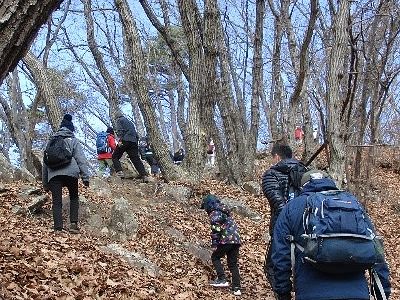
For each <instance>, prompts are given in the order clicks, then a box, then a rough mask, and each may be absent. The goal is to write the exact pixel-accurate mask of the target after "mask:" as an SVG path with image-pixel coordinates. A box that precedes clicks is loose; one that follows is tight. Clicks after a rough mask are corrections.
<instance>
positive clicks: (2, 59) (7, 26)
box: [0, 0, 62, 84]
mask: <svg viewBox="0 0 400 300" xmlns="http://www.w3.org/2000/svg"><path fill="white" fill-rule="evenodd" d="M61 2H62V0H3V1H1V5H0V84H1V83H2V82H3V79H4V78H5V76H6V75H7V73H8V72H9V71H11V70H13V69H14V68H15V66H16V65H17V63H18V61H19V60H20V59H21V57H22V56H24V55H25V53H26V51H27V50H28V49H29V46H30V44H31V42H32V41H33V39H34V38H35V37H36V34H37V32H38V31H39V29H40V27H41V26H42V25H43V24H44V23H45V22H46V21H47V19H48V17H49V16H50V14H51V13H52V12H53V11H54V10H55V9H56V8H58V7H59V5H60V3H61Z"/></svg>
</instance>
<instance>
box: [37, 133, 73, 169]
mask: <svg viewBox="0 0 400 300" xmlns="http://www.w3.org/2000/svg"><path fill="white" fill-rule="evenodd" d="M71 160H72V153H71V152H70V151H69V150H68V149H67V147H66V144H65V141H64V138H63V137H62V136H55V137H53V138H52V139H51V140H50V141H49V143H48V144H47V146H46V150H44V155H43V162H44V163H45V164H46V166H47V167H49V168H50V169H53V170H58V169H61V168H63V167H65V166H67V165H69V164H70V163H71Z"/></svg>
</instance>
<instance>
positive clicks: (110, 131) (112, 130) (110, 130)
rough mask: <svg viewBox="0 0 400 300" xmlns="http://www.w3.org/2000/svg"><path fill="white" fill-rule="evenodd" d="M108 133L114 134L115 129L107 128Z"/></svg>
mask: <svg viewBox="0 0 400 300" xmlns="http://www.w3.org/2000/svg"><path fill="white" fill-rule="evenodd" d="M106 132H107V133H111V134H114V129H113V128H112V127H111V126H109V127H107V130H106Z"/></svg>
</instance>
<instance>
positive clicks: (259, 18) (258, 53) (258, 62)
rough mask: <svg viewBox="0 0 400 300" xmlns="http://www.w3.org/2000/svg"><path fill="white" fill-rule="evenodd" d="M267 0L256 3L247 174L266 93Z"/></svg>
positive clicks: (252, 164) (250, 172) (254, 147)
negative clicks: (265, 41)
mask: <svg viewBox="0 0 400 300" xmlns="http://www.w3.org/2000/svg"><path fill="white" fill-rule="evenodd" d="M264 13H265V0H257V1H256V30H255V32H254V54H253V74H252V77H253V82H252V95H251V123H250V130H249V137H248V141H247V149H248V151H247V163H246V164H245V165H246V167H247V169H248V170H247V172H248V173H249V174H252V173H253V171H254V163H253V162H254V157H255V154H256V150H257V139H258V127H259V123H260V104H261V102H262V98H263V93H264V80H263V78H264V77H263V64H262V44H263V37H264V34H263V29H264Z"/></svg>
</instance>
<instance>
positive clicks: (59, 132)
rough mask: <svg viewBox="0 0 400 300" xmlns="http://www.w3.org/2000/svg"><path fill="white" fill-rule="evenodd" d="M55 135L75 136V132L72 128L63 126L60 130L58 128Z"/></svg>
mask: <svg viewBox="0 0 400 300" xmlns="http://www.w3.org/2000/svg"><path fill="white" fill-rule="evenodd" d="M54 136H62V137H64V138H66V137H74V133H73V132H72V131H71V130H69V129H68V128H67V127H61V128H60V129H59V130H57V131H56V132H55V133H54Z"/></svg>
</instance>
